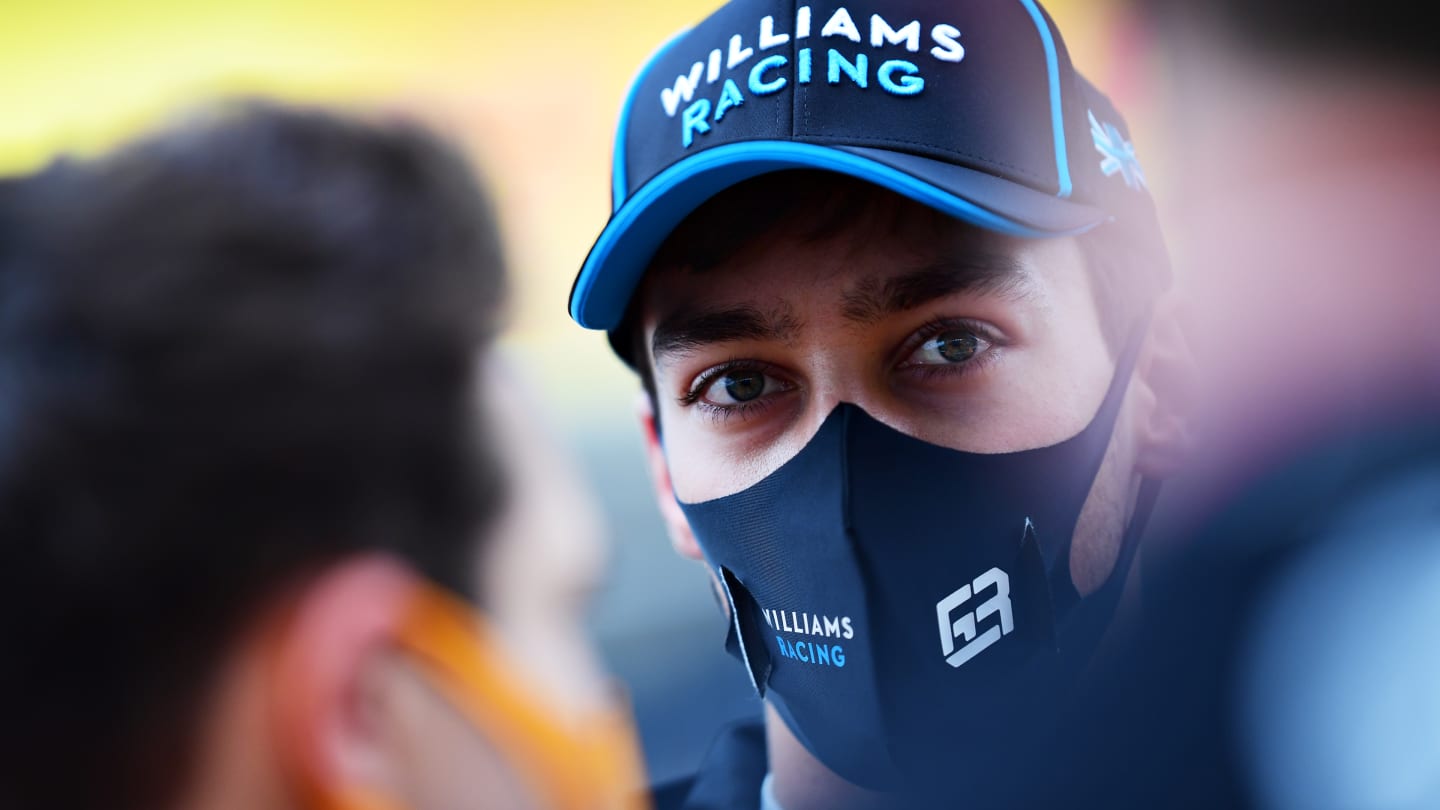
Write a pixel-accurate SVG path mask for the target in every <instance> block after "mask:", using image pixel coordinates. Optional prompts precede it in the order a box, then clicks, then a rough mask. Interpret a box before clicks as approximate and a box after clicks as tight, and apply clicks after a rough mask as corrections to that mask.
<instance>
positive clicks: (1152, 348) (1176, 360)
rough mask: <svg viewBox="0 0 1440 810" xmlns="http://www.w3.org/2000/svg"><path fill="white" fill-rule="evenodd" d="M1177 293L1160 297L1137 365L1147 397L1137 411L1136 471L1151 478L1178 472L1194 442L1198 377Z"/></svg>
mask: <svg viewBox="0 0 1440 810" xmlns="http://www.w3.org/2000/svg"><path fill="white" fill-rule="evenodd" d="M1183 315H1184V313H1183V311H1182V305H1181V303H1180V299H1179V297H1178V296H1177V295H1176V294H1175V293H1173V292H1171V293H1166V294H1165V295H1163V296H1161V298H1160V300H1159V301H1158V302H1157V304H1156V308H1155V315H1154V318H1153V320H1152V321H1151V324H1150V334H1149V335H1148V336H1146V343H1145V348H1144V350H1143V352H1142V353H1141V356H1140V362H1139V364H1138V365H1137V368H1136V378H1137V381H1138V382H1140V383H1142V384H1143V386H1144V388H1145V390H1146V391H1147V392H1148V394H1149V396H1147V397H1145V402H1144V406H1143V407H1142V408H1141V409H1140V413H1139V445H1138V448H1137V452H1136V461H1135V466H1136V469H1137V470H1138V471H1139V472H1140V473H1141V474H1142V475H1145V476H1147V477H1150V478H1166V477H1168V476H1171V475H1174V474H1175V473H1176V472H1177V471H1178V470H1179V469H1180V468H1181V467H1182V466H1183V465H1184V463H1185V461H1186V459H1187V458H1189V456H1190V454H1191V452H1192V450H1193V447H1194V441H1193V438H1192V433H1193V427H1192V425H1191V414H1190V408H1189V405H1190V403H1191V402H1193V400H1194V397H1193V392H1194V386H1195V379H1196V366H1195V358H1194V355H1193V354H1192V353H1191V351H1190V341H1189V339H1188V338H1187V337H1186V330H1185V327H1184V323H1183Z"/></svg>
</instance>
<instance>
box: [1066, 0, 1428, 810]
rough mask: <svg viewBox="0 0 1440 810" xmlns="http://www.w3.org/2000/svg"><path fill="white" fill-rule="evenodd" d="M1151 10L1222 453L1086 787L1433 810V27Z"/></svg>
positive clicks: (1084, 770)
mask: <svg viewBox="0 0 1440 810" xmlns="http://www.w3.org/2000/svg"><path fill="white" fill-rule="evenodd" d="M1136 5H1137V6H1139V7H1142V8H1144V9H1146V10H1149V11H1155V12H1158V13H1157V14H1156V15H1155V19H1156V21H1157V22H1158V23H1159V27H1158V29H1157V35H1158V36H1157V40H1156V41H1157V43H1158V44H1159V47H1158V48H1157V51H1158V52H1159V53H1161V54H1163V56H1164V58H1165V59H1166V61H1167V62H1168V63H1169V68H1170V69H1169V71H1167V73H1168V75H1170V76H1173V77H1174V79H1175V82H1174V85H1173V87H1171V88H1168V89H1172V90H1173V91H1174V92H1171V93H1167V94H1166V98H1167V99H1168V102H1169V104H1170V106H1171V107H1172V108H1173V109H1172V112H1173V116H1172V120H1171V124H1172V126H1173V131H1174V138H1173V149H1174V152H1175V154H1176V156H1177V158H1178V160H1177V161H1176V169H1177V174H1178V180H1179V183H1178V186H1177V188H1176V191H1177V192H1179V193H1178V194H1177V195H1176V196H1177V197H1178V199H1180V200H1182V201H1183V202H1184V205H1183V207H1182V208H1181V209H1179V210H1178V212H1177V217H1176V218H1175V221H1174V222H1173V223H1172V224H1174V225H1175V226H1176V228H1175V231H1176V232H1177V234H1179V239H1178V241H1179V242H1180V243H1182V244H1185V245H1187V246H1188V249H1186V250H1181V251H1179V252H1178V255H1177V260H1176V263H1177V268H1178V275H1179V277H1180V278H1181V279H1183V282H1182V285H1183V286H1184V287H1186V288H1188V290H1189V291H1190V292H1191V293H1192V297H1193V300H1194V311H1193V319H1192V320H1193V325H1194V326H1195V327H1196V329H1195V336H1196V337H1198V338H1199V339H1198V340H1194V341H1193V344H1194V346H1195V352H1196V361H1197V363H1198V366H1199V368H1198V371H1199V375H1198V381H1199V382H1198V388H1197V391H1196V396H1195V397H1193V402H1194V407H1195V413H1194V417H1195V424H1196V425H1197V430H1198V431H1200V432H1201V433H1202V438H1201V440H1200V441H1199V442H1198V447H1200V448H1201V449H1202V452H1200V453H1199V454H1198V455H1197V456H1196V458H1195V459H1194V463H1193V465H1192V466H1191V467H1190V468H1189V469H1190V472H1189V474H1188V478H1187V479H1182V480H1181V481H1179V482H1177V483H1178V484H1179V486H1177V487H1175V488H1174V489H1172V494H1173V493H1176V492H1183V493H1185V497H1184V498H1183V499H1181V500H1180V501H1177V502H1175V503H1174V504H1173V506H1174V507H1175V508H1174V509H1173V511H1172V513H1171V515H1170V518H1169V520H1168V521H1167V520H1158V521H1157V522H1158V523H1159V524H1160V525H1161V526H1162V527H1164V526H1165V525H1166V524H1167V523H1168V524H1169V526H1170V528H1171V529H1172V532H1171V534H1173V536H1174V537H1176V538H1177V540H1176V542H1175V543H1174V548H1173V549H1172V550H1171V555H1170V557H1169V559H1168V560H1165V561H1163V562H1164V564H1163V565H1159V564H1157V565H1155V566H1153V567H1147V569H1146V589H1145V596H1146V606H1147V613H1146V616H1147V627H1146V630H1145V632H1144V633H1143V634H1142V635H1141V636H1140V640H1139V641H1138V642H1137V644H1136V645H1135V647H1134V648H1133V649H1132V651H1131V655H1130V656H1129V658H1128V662H1129V665H1130V667H1129V669H1128V670H1127V669H1126V668H1125V667H1120V668H1118V669H1117V672H1116V680H1115V681H1114V686H1115V688H1114V694H1113V697H1114V701H1113V703H1112V704H1111V708H1112V709H1113V710H1114V711H1112V713H1111V714H1109V715H1108V716H1107V717H1106V720H1107V721H1108V726H1107V728H1108V729H1109V731H1110V738H1109V739H1108V740H1106V741H1105V744H1100V742H1101V741H1100V740H1096V739H1094V738H1093V737H1089V738H1087V743H1089V745H1087V747H1086V749H1085V751H1086V753H1087V757H1086V758H1084V761H1083V762H1080V763H1077V764H1075V767H1074V771H1075V772H1076V773H1077V774H1082V775H1083V776H1084V777H1086V778H1088V779H1089V781H1090V782H1091V783H1092V785H1093V786H1094V787H1095V788H1096V790H1095V794H1094V795H1096V796H1099V797H1101V798H1102V799H1103V800H1104V801H1105V802H1106V804H1107V806H1112V807H1132V806H1135V807H1150V806H1159V805H1161V804H1163V805H1164V806H1184V807H1192V806H1193V807H1250V806H1255V807H1265V808H1275V809H1276V810H1330V809H1331V808H1354V807H1365V808H1397V809H1398V808H1421V807H1427V808H1428V807H1437V806H1440V645H1437V643H1436V640H1437V636H1436V632H1435V627H1436V622H1437V620H1440V596H1437V595H1440V361H1437V358H1440V328H1437V325H1436V319H1435V314H1434V308H1435V302H1436V301H1440V241H1437V240H1436V238H1435V224H1434V220H1435V212H1436V211H1440V72H1437V70H1436V68H1437V67H1440V49H1436V47H1435V45H1434V43H1433V41H1432V40H1433V34H1432V31H1431V26H1430V25H1429V24H1428V19H1429V9H1428V8H1427V7H1425V6H1424V5H1423V4H1418V3H1408V2H1406V3H1401V2H1379V3H1364V4H1360V3H1340V2H1321V3H1318V4H1317V3H1299V2H1293V0H1249V1H1248V2H1240V0H1232V1H1230V2H1226V1H1225V0H1214V1H1212V2H1196V3H1184V4H1182V3H1180V2H1178V0H1148V1H1146V2H1138V3H1137V4H1136ZM1080 728H1081V729H1082V732H1081V733H1084V732H1083V729H1084V728H1085V726H1084V724H1081V725H1080ZM1119 763H1123V766H1122V765H1119ZM1117 767H1123V769H1124V778H1117Z"/></svg>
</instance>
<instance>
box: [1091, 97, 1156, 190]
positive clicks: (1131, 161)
mask: <svg viewBox="0 0 1440 810" xmlns="http://www.w3.org/2000/svg"><path fill="white" fill-rule="evenodd" d="M1090 137H1092V138H1094V139H1095V151H1097V152H1099V153H1100V157H1101V161H1100V171H1102V172H1104V173H1105V176H1106V177H1113V176H1115V175H1116V174H1119V175H1120V176H1121V177H1123V178H1125V185H1127V186H1129V187H1130V188H1133V189H1135V190H1136V191H1139V190H1140V189H1142V188H1145V170H1144V169H1141V168H1140V160H1139V158H1137V157H1135V144H1133V143H1131V142H1129V141H1127V140H1125V136H1124V135H1121V134H1120V130H1119V129H1117V128H1116V126H1115V125H1114V124H1110V123H1105V124H1102V123H1100V121H1099V119H1097V118H1096V117H1095V113H1094V112H1093V111H1092V112H1091V113H1090Z"/></svg>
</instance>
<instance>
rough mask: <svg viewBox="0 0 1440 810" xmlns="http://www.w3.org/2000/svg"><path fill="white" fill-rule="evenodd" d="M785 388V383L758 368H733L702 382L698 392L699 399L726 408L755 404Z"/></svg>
mask: <svg viewBox="0 0 1440 810" xmlns="http://www.w3.org/2000/svg"><path fill="white" fill-rule="evenodd" d="M785 387H786V386H785V383H783V382H781V381H780V380H777V379H776V378H774V377H771V376H770V375H768V374H766V373H765V372H764V371H762V370H760V369H758V368H731V369H727V370H725V371H723V372H721V373H720V374H718V375H715V376H714V377H713V378H712V379H710V380H708V381H702V382H701V384H700V385H699V386H697V390H698V391H699V393H700V396H699V397H698V398H699V399H701V400H703V401H705V402H707V403H708V404H710V405H715V406H718V407H722V408H725V407H732V406H736V405H744V404H746V403H748V402H754V401H755V400H757V399H759V398H760V397H762V396H764V395H765V394H767V393H775V392H778V391H782V390H785Z"/></svg>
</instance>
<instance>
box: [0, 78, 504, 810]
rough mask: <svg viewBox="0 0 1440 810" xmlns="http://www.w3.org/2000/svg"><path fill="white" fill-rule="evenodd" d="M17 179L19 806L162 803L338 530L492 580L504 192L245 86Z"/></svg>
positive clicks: (7, 423)
mask: <svg viewBox="0 0 1440 810" xmlns="http://www.w3.org/2000/svg"><path fill="white" fill-rule="evenodd" d="M8 185H9V188H7V189H5V193H4V195H3V197H4V199H3V200H0V218H3V220H4V224H0V234H5V238H4V241H3V242H0V645H3V649H4V652H3V654H0V700H3V701H4V710H3V712H0V716H3V717H4V723H5V728H4V731H3V733H0V806H4V807H15V808H20V807H25V808H34V807H42V806H44V807H57V808H58V807H77V808H78V807H87V808H89V807H112V808H141V807H144V808H154V807H159V806H163V805H164V804H165V803H166V802H167V801H169V800H172V799H173V795H172V794H173V792H174V791H175V790H177V789H178V788H179V786H180V784H181V783H182V780H183V779H184V778H185V776H186V773H187V769H188V768H189V767H190V764H189V763H190V759H191V757H190V754H191V752H193V750H194V748H195V735H196V733H197V719H198V716H199V715H200V714H202V709H203V702H204V700H205V698H206V697H207V696H208V692H207V687H208V685H209V684H211V683H212V682H213V679H214V676H215V675H216V673H217V672H218V665H219V663H220V660H221V657H222V655H223V654H224V653H225V652H226V650H227V646H228V645H229V644H231V643H232V642H233V641H234V640H235V639H236V638H237V637H238V634H239V633H240V632H241V631H243V630H245V629H247V621H253V620H254V619H255V618H256V617H257V615H258V613H259V612H260V611H261V610H262V609H264V607H265V606H266V605H267V604H268V603H267V597H274V596H275V595H277V594H278V593H279V592H280V590H281V589H282V588H285V587H287V586H289V585H290V584H291V583H293V582H295V581H296V580H297V579H302V578H303V577H304V576H306V575H307V574H308V573H310V572H312V571H316V570H318V569H322V568H323V567H325V566H326V565H327V564H332V563H334V562H335V561H338V560H339V559H341V558H344V557H346V556H347V555H354V554H356V553H359V552H365V551H372V550H373V551H382V552H387V553H390V554H393V555H395V556H397V557H399V558H401V559H403V560H405V561H407V562H408V563H410V564H412V565H413V566H414V567H415V568H416V569H418V570H419V571H420V572H422V573H423V574H424V575H426V576H427V577H429V578H430V579H433V580H434V581H436V582H438V583H441V584H443V585H445V586H448V587H450V588H452V589H454V590H456V591H459V592H461V593H463V594H467V595H470V596H472V597H474V596H475V595H474V594H473V593H472V588H471V580H472V578H473V574H474V572H475V570H476V569H475V562H474V559H475V555H476V551H477V549H476V548H475V546H476V545H477V538H478V537H479V536H480V534H481V532H480V529H482V528H483V525H484V524H485V522H486V521H487V520H488V519H489V517H490V516H491V515H493V514H494V513H495V512H496V511H497V510H498V509H499V504H500V499H501V498H500V479H499V476H498V474H497V471H496V469H495V466H496V465H495V464H494V463H493V460H492V459H491V456H490V453H489V449H488V446H487V445H485V444H484V442H483V436H482V435H481V430H480V425H481V424H483V420H482V419H481V418H480V416H479V414H477V412H476V408H477V402H476V398H475V396H474V394H475V389H474V385H475V376H476V367H477V364H478V362H479V354H480V350H481V349H483V348H484V346H485V345H486V344H487V343H488V342H489V340H490V338H491V336H492V334H493V333H494V331H495V330H496V328H497V319H498V315H499V312H500V301H501V298H502V293H503V287H504V285H503V262H502V258H501V251H500V246H499V239H498V235H497V231H496V225H495V219H494V217H493V216H492V211H491V207H490V204H489V202H488V201H487V199H486V198H485V197H484V196H483V194H482V193H481V191H480V189H479V187H478V186H477V184H476V182H475V180H474V179H473V177H472V175H471V173H470V171H469V168H468V167H467V165H466V164H465V162H464V161H463V160H462V159H461V158H460V157H459V156H458V154H457V153H456V152H454V151H452V149H451V148H449V147H447V146H446V145H444V144H443V143H441V142H440V141H438V140H437V139H436V138H434V137H433V136H431V135H429V134H427V133H426V132H425V131H423V130H421V129H419V128H417V127H415V126H413V125H405V124H398V123H396V124H387V125H384V126H379V125H367V124H363V123H360V122H358V121H351V120H346V119H342V118H339V117H335V116H333V115H331V114H327V113H324V112H320V111H307V110H302V109H293V108H286V107H281V106H273V105H267V104H261V103H255V102H251V103H237V104H233V105H225V106H222V107H219V108H216V109H215V110H214V111H213V112H211V113H209V114H207V115H203V116H200V117H198V118H195V119H192V120H190V121H188V122H183V123H181V124H180V125H178V126H176V127H174V128H171V129H169V130H166V131H162V132H161V133H159V134H157V135H154V136H152V137H148V138H146V139H144V140H141V141H139V142H136V143H134V144H133V145H130V146H127V147H124V148H122V149H121V150H119V151H117V152H115V153H113V154H111V155H110V156H108V157H104V158H102V159H98V160H96V161H93V162H86V163H75V162H62V163H58V164H55V165H53V166H52V167H50V168H49V169H47V170H45V171H43V172H41V173H39V174H37V175H33V176H31V177H29V178H26V179H25V180H23V181H21V182H18V183H15V182H12V183H10V184H8Z"/></svg>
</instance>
